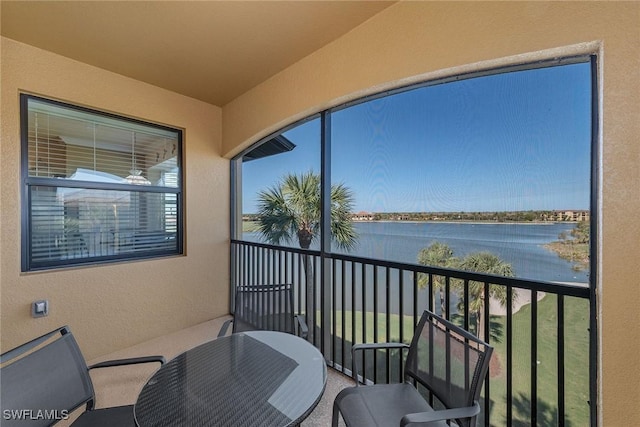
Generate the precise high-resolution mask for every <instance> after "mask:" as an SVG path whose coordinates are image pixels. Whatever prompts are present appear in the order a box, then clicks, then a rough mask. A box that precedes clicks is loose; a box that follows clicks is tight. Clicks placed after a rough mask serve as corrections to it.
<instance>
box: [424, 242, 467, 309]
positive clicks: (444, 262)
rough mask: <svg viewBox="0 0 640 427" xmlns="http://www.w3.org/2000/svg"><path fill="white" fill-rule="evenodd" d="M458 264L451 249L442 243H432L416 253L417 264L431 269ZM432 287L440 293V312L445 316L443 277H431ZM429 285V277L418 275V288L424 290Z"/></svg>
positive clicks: (451, 266)
mask: <svg viewBox="0 0 640 427" xmlns="http://www.w3.org/2000/svg"><path fill="white" fill-rule="evenodd" d="M458 263H459V260H458V258H456V257H454V256H453V249H451V248H450V247H449V245H447V244H445V243H442V242H432V243H431V244H430V245H429V246H428V247H426V248H423V249H422V250H420V252H418V264H421V265H429V266H433V267H444V268H455V267H456V266H457V265H458ZM431 283H432V286H433V287H434V289H438V290H439V291H440V312H441V315H442V317H445V316H446V297H445V294H444V286H445V280H444V277H443V276H433V280H432V282H431ZM428 284H429V275H428V274H425V273H418V286H419V287H420V288H426V287H427V285H428Z"/></svg>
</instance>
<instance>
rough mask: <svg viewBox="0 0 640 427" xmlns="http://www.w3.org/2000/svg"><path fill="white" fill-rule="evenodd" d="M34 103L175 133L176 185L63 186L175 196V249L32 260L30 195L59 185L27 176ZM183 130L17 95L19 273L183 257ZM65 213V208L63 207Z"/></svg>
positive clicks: (84, 183)
mask: <svg viewBox="0 0 640 427" xmlns="http://www.w3.org/2000/svg"><path fill="white" fill-rule="evenodd" d="M31 100H33V101H36V102H41V103H46V104H50V105H52V106H54V107H62V108H67V109H71V110H75V111H77V112H79V113H83V114H90V115H93V116H96V117H101V118H105V119H112V120H118V121H121V122H125V123H130V124H132V125H134V126H135V125H138V126H140V125H142V126H145V127H150V128H155V129H158V130H160V131H168V132H172V133H175V134H176V136H177V147H176V153H175V156H176V163H177V166H178V172H177V186H176V187H166V186H155V185H143V186H141V185H134V184H123V183H115V184H112V183H104V182H88V181H78V182H69V180H65V185H64V186H65V187H71V188H79V189H86V190H96V191H100V190H107V191H123V192H127V191H128V192H131V193H130V194H133V192H135V193H136V194H140V195H143V194H169V195H172V197H175V209H176V211H177V212H176V213H175V218H176V219H175V221H176V232H175V242H176V244H175V248H172V249H166V248H164V249H149V250H139V251H135V252H123V253H117V254H110V255H97V256H87V257H78V258H72V259H51V260H47V261H38V260H34V259H33V244H34V241H33V240H32V239H33V232H32V228H33V219H32V213H33V207H34V205H33V200H32V192H33V189H34V188H36V187H40V188H43V187H47V188H50V189H51V190H52V191H55V189H56V188H58V187H59V186H60V184H61V181H60V179H59V178H57V177H41V176H30V174H29V101H31ZM183 145H184V130H183V129H180V128H177V127H170V126H166V125H160V124H157V123H153V122H147V121H144V120H140V119H135V118H131V117H127V116H124V115H119V114H114V113H110V112H106V111H101V110H98V109H93V108H88V107H84V106H80V105H76V104H72V103H68V102H63V101H58V100H54V99H50V98H45V97H41V96H38V95H33V94H29V93H21V94H20V148H21V153H20V196H21V197H20V199H21V201H20V208H21V270H22V272H31V271H42V270H57V269H61V268H67V267H79V266H95V265H104V264H110V263H114V262H122V261H132V260H141V259H151V258H160V257H166V256H176V255H183V254H184V227H185V225H184V201H183V199H184V188H183V186H184V167H183V149H184V147H183ZM64 209H65V211H66V210H67V208H66V207H65V208H64ZM159 209H163V210H166V206H165V205H162V204H161V205H160V206H159ZM149 246H151V245H149Z"/></svg>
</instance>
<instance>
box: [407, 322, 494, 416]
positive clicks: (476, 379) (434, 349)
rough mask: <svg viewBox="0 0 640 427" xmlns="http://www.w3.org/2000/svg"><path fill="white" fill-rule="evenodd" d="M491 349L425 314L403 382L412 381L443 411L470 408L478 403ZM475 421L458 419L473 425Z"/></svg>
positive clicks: (472, 336)
mask: <svg viewBox="0 0 640 427" xmlns="http://www.w3.org/2000/svg"><path fill="white" fill-rule="evenodd" d="M492 352H493V348H492V347H491V346H489V345H488V344H486V343H485V342H483V341H482V340H480V339H478V338H477V337H475V336H474V335H472V334H470V333H469V332H467V331H465V330H464V329H462V328H460V327H458V326H457V325H454V324H453V323H451V322H449V321H447V320H445V319H443V318H441V317H439V316H437V315H435V314H433V313H431V312H429V311H425V312H424V313H423V315H422V317H421V318H420V321H419V322H418V326H417V328H416V332H415V334H414V336H413V340H412V342H411V346H410V348H409V353H408V354H407V361H406V364H405V379H406V380H409V379H415V380H416V381H417V382H418V383H420V384H422V385H423V386H424V387H426V388H427V389H428V390H429V391H430V392H431V393H432V394H433V395H434V396H435V397H436V398H437V400H439V401H440V402H441V403H442V404H443V405H444V407H446V408H455V407H464V406H472V405H473V403H474V401H476V400H478V398H479V395H480V391H481V389H482V381H484V379H485V377H486V374H487V371H488V369H489V361H490V360H491V353H492ZM472 423H475V418H473V419H471V420H469V419H466V420H458V424H459V425H460V426H465V427H466V426H470V425H475V424H472Z"/></svg>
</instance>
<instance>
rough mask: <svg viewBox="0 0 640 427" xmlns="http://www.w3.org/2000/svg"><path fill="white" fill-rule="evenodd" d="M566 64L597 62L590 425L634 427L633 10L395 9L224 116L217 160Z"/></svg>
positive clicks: (636, 115)
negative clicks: (262, 143)
mask: <svg viewBox="0 0 640 427" xmlns="http://www.w3.org/2000/svg"><path fill="white" fill-rule="evenodd" d="M576 53H598V54H599V55H600V56H599V61H600V66H601V69H600V72H601V74H600V77H601V81H600V83H601V109H602V114H601V125H602V127H601V132H602V134H601V147H600V149H601V163H602V169H601V170H600V171H599V173H600V174H601V176H602V181H601V185H600V188H601V192H602V196H601V199H600V201H599V202H600V204H601V209H600V218H601V227H600V233H601V235H600V238H599V241H598V251H599V263H600V266H599V275H598V278H597V282H598V288H599V289H598V292H599V301H598V303H599V309H600V312H601V315H600V319H599V322H600V331H599V332H600V335H601V342H600V359H599V364H600V366H599V368H600V370H601V373H600V378H601V384H600V387H601V393H600V399H601V402H600V416H601V417H602V419H601V421H602V422H601V423H600V425H604V426H614V425H633V424H636V423H637V419H638V418H640V407H639V406H638V404H637V403H638V399H639V396H640V366H639V365H638V364H637V363H636V360H637V358H638V354H639V351H640V345H639V344H638V343H640V327H639V326H640V314H639V312H640V310H638V307H639V306H640V280H638V272H637V262H638V259H640V248H639V245H638V241H639V240H640V221H638V219H637V212H640V190H638V188H640V172H639V170H640V168H639V167H638V165H640V142H639V139H640V103H639V102H638V97H639V96H640V71H639V70H640V3H639V2H627V3H624V2H405V3H400V4H397V5H394V6H392V7H390V8H388V9H386V10H384V11H383V12H381V13H380V14H378V15H376V16H374V17H373V18H372V19H370V20H369V21H367V22H366V23H365V24H363V25H361V26H360V27H358V28H356V29H355V30H353V31H351V32H350V33H348V34H347V35H345V36H344V37H342V38H340V39H338V40H337V41H335V42H333V43H332V44H330V45H328V46H326V47H324V48H323V49H320V50H319V51H316V52H315V53H313V54H312V55H310V56H308V57H306V58H305V59H303V60H301V61H300V62H298V63H296V64H294V65H293V66H291V67H289V68H288V69H286V70H285V71H283V72H281V73H279V74H277V75H276V76H274V77H272V78H271V79H269V80H268V81H266V82H264V83H263V84H261V85H259V86H257V87H256V88H254V89H252V90H251V91H249V92H247V93H245V94H244V95H243V96H241V97H239V98H237V99H236V100H234V101H232V102H230V103H229V104H227V105H226V106H224V108H223V146H222V152H223V154H224V155H226V156H232V155H234V154H236V153H238V152H239V151H240V150H241V149H243V148H246V147H247V146H248V145H250V144H251V143H253V142H255V141H257V140H258V139H259V138H261V137H264V136H266V135H268V134H269V133H271V132H273V131H276V130H278V129H279V128H281V127H283V126H284V125H287V124H290V123H292V122H293V121H295V120H297V119H300V118H303V117H306V116H308V115H309V114H311V113H313V112H317V111H319V110H322V109H325V108H327V107H330V106H333V105H337V104H340V103H343V102H345V101H346V100H349V99H354V98H358V97H361V96H363V95H365V94H367V93H374V92H379V91H381V90H382V89H387V88H391V87H396V86H402V85H405V84H407V83H410V82H413V81H419V80H424V79H429V78H434V77H438V76H443V75H448V74H455V73H460V72H464V71H468V70H470V69H481V68H488V67H493V66H498V65H504V64H513V63H518V62H522V61H525V62H526V61H532V60H535V59H542V58H546V59H548V58H552V57H554V56H556V55H560V56H563V55H571V54H576ZM540 392H541V393H543V392H544V391H543V390H541V391H540Z"/></svg>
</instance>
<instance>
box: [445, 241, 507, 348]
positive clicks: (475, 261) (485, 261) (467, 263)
mask: <svg viewBox="0 0 640 427" xmlns="http://www.w3.org/2000/svg"><path fill="white" fill-rule="evenodd" d="M459 267H460V269H461V270H465V271H472V272H476V273H485V274H495V275H498V276H505V277H513V276H514V272H513V268H511V264H509V263H507V262H505V261H503V260H502V259H500V257H498V256H497V255H494V254H492V253H491V252H475V253H472V254H469V255H467V256H466V257H465V258H464V259H463V260H462V261H461V262H460V264H459ZM456 286H458V287H459V289H458V293H459V294H460V300H459V302H458V304H460V305H462V304H464V288H463V287H462V286H463V285H462V282H461V281H457V283H456ZM484 287H485V284H484V283H482V282H475V281H471V282H469V311H470V312H471V313H474V314H475V318H476V333H477V335H478V337H480V338H482V337H484V322H483V321H482V313H483V312H484V304H485V299H484V298H485V293H484V289H485V288H484ZM489 298H493V299H495V300H497V301H498V303H499V304H500V305H502V306H503V307H505V306H506V305H507V304H512V305H513V303H514V302H515V298H516V294H515V292H514V293H512V297H511V298H512V299H511V301H509V300H508V297H507V288H506V287H505V286H500V285H489Z"/></svg>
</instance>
